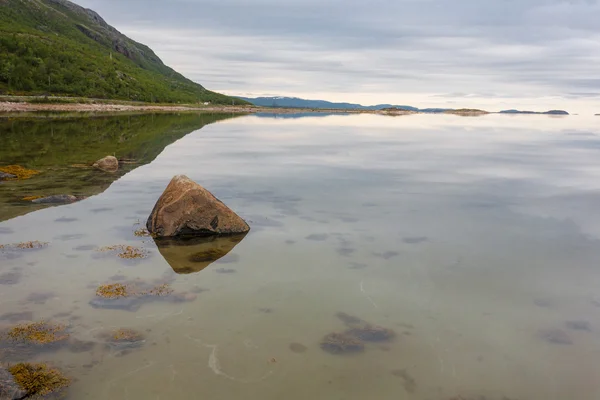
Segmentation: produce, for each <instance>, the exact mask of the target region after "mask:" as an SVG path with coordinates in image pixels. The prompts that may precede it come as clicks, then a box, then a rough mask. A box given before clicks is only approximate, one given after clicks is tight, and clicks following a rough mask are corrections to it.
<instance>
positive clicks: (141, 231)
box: [133, 228, 152, 237]
mask: <svg viewBox="0 0 600 400" xmlns="http://www.w3.org/2000/svg"><path fill="white" fill-rule="evenodd" d="M133 234H134V235H135V236H137V237H149V236H152V234H151V233H150V232H148V229H146V228H140V229H136V230H135V231H133Z"/></svg>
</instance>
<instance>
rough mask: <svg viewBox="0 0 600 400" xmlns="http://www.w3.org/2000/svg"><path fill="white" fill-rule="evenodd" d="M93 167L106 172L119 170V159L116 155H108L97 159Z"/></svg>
mask: <svg viewBox="0 0 600 400" xmlns="http://www.w3.org/2000/svg"><path fill="white" fill-rule="evenodd" d="M93 167H94V168H98V169H99V170H101V171H104V172H117V171H118V170H119V160H117V158H116V157H113V156H107V157H104V158H103V159H101V160H98V161H96V162H95V163H94V165H93Z"/></svg>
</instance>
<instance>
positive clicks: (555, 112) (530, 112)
mask: <svg viewBox="0 0 600 400" xmlns="http://www.w3.org/2000/svg"><path fill="white" fill-rule="evenodd" d="M500 114H546V115H569V113H568V112H566V111H564V110H550V111H545V112H537V111H520V110H503V111H500Z"/></svg>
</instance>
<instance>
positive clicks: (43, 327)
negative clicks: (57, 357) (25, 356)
mask: <svg viewBox="0 0 600 400" xmlns="http://www.w3.org/2000/svg"><path fill="white" fill-rule="evenodd" d="M6 337H7V338H8V339H9V340H11V341H13V342H21V343H27V344H34V345H47V344H53V343H58V342H62V341H64V340H66V339H68V338H69V334H68V333H67V332H66V326H65V325H61V324H53V323H50V322H46V321H40V322H32V323H28V324H19V325H16V326H14V327H12V328H11V329H9V331H8V333H6Z"/></svg>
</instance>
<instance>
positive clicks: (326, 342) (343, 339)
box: [321, 332, 365, 354]
mask: <svg viewBox="0 0 600 400" xmlns="http://www.w3.org/2000/svg"><path fill="white" fill-rule="evenodd" d="M321 349H323V350H324V351H326V352H328V353H332V354H344V353H359V352H361V351H363V350H364V349H365V344H364V343H363V342H362V341H361V340H360V339H357V338H356V337H355V336H350V335H348V334H346V333H337V332H334V333H330V334H328V335H326V336H325V337H324V338H323V340H322V341H321Z"/></svg>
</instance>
